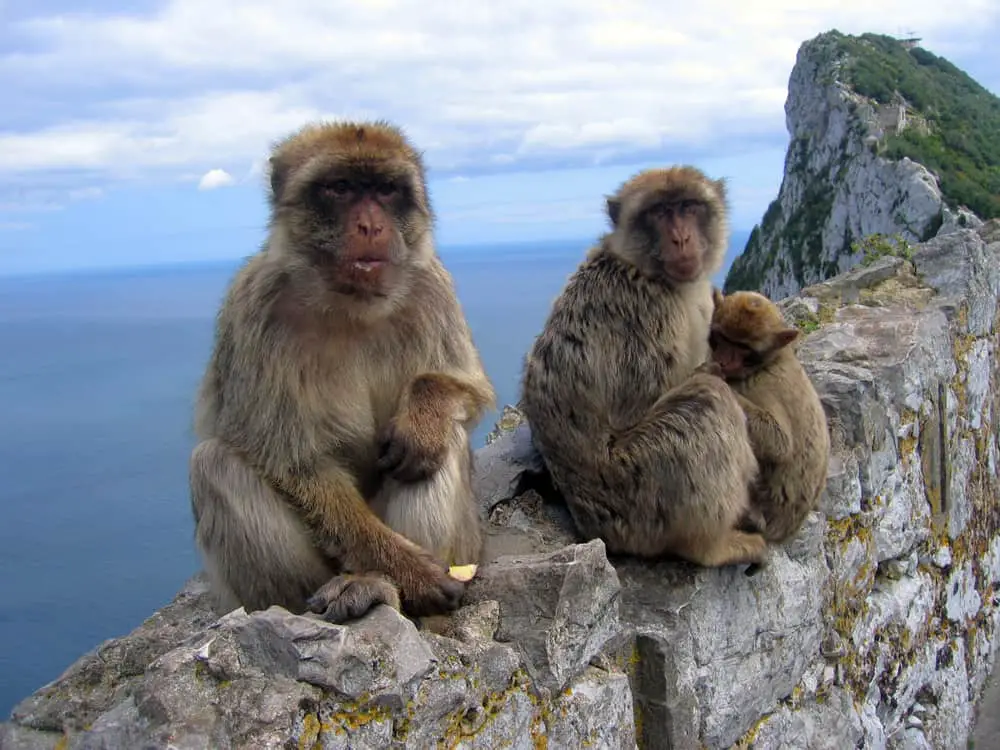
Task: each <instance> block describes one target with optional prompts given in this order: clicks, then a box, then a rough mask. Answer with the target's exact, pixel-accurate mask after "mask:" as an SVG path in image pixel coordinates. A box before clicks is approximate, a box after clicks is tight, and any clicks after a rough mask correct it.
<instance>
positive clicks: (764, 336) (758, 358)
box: [708, 289, 799, 379]
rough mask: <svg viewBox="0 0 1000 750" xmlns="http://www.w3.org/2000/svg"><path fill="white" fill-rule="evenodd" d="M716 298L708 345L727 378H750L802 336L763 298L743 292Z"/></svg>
mask: <svg viewBox="0 0 1000 750" xmlns="http://www.w3.org/2000/svg"><path fill="white" fill-rule="evenodd" d="M713 298H714V302H715V309H714V310H713V312H712V325H711V328H710V329H709V337H708V343H709V346H710V347H711V349H712V359H713V360H715V362H716V363H717V364H718V365H719V367H720V368H721V369H722V373H723V376H724V377H726V378H734V379H741V378H746V377H749V376H750V375H752V374H753V373H755V372H757V371H759V370H761V369H762V368H764V367H766V366H767V365H768V364H769V363H770V362H771V361H773V360H774V358H775V357H776V356H777V355H778V354H779V353H780V352H781V351H782V350H783V349H784V348H785V347H786V346H788V345H789V344H791V343H792V342H793V341H795V340H796V339H797V338H798V336H799V331H798V330H797V329H795V328H788V327H786V326H785V323H784V320H783V318H782V316H781V312H780V311H779V310H778V308H777V306H776V305H775V304H774V303H773V302H771V301H770V300H769V299H768V298H767V297H765V296H764V295H762V294H759V293H757V292H749V291H740V292H734V293H732V294H729V295H725V296H723V294H722V293H721V292H720V291H719V290H717V289H716V290H713Z"/></svg>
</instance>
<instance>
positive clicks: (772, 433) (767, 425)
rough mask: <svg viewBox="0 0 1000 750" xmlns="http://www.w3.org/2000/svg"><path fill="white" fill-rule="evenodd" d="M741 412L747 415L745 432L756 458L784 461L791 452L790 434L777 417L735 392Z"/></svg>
mask: <svg viewBox="0 0 1000 750" xmlns="http://www.w3.org/2000/svg"><path fill="white" fill-rule="evenodd" d="M736 398H737V400H738V401H739V402H740V406H742V407H743V412H744V413H745V414H746V415H747V432H748V433H749V434H750V445H751V446H753V452H754V454H756V456H757V458H759V459H762V460H765V461H774V462H781V461H786V460H787V459H788V458H789V456H791V453H792V436H791V435H790V434H789V432H788V430H787V429H785V428H784V427H783V426H782V425H781V423H780V422H778V420H777V419H775V418H774V417H773V416H772V415H771V414H769V413H768V412H767V411H765V410H764V409H761V408H760V407H759V406H757V404H755V403H753V402H752V401H750V400H748V399H747V398H745V397H744V396H742V395H740V394H736Z"/></svg>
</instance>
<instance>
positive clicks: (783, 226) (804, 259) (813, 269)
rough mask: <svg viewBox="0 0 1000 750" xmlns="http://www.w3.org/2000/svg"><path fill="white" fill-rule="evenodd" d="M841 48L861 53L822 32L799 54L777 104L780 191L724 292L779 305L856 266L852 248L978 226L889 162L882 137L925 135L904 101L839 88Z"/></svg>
mask: <svg viewBox="0 0 1000 750" xmlns="http://www.w3.org/2000/svg"><path fill="white" fill-rule="evenodd" d="M847 39H850V40H852V43H855V44H864V41H858V40H856V39H855V38H849V37H845V36H844V35H842V34H839V33H838V32H829V33H825V34H821V35H819V36H817V37H816V38H814V39H812V40H810V41H808V42H806V43H805V44H803V45H802V47H801V48H800V49H799V53H798V56H797V59H796V63H795V66H794V68H793V69H792V73H791V76H790V78H789V83H788V97H787V99H786V102H785V116H786V124H787V127H788V132H789V135H790V138H791V140H790V143H789V146H788V152H787V155H786V157H785V169H784V175H783V178H782V182H781V189H780V191H779V193H778V197H777V199H776V200H775V201H774V202H773V203H772V204H771V205H770V206H769V207H768V209H767V212H766V213H765V215H764V217H763V220H762V221H761V224H760V225H759V226H757V227H754V229H753V232H752V233H751V235H750V238H749V240H748V241H747V246H746V248H745V249H744V251H743V253H742V255H741V256H740V257H738V258H737V259H736V261H735V262H734V263H733V266H732V268H731V270H730V271H729V275H728V276H727V279H726V284H725V288H726V291H733V290H735V289H754V290H757V291H760V292H762V293H764V294H766V295H767V296H768V297H770V298H772V299H781V298H783V297H786V296H788V295H790V294H794V293H795V292H797V291H798V290H799V289H800V288H801V287H803V286H805V285H808V284H812V283H816V282H818V281H820V280H823V279H826V278H829V277H831V276H835V275H836V274H838V273H841V272H843V271H846V270H848V269H850V268H853V267H855V266H856V265H857V264H858V263H859V262H860V260H861V259H862V257H863V253H862V252H861V251H858V250H852V244H853V243H854V242H856V241H858V240H862V239H863V238H866V237H869V236H871V235H874V234H881V235H887V236H895V235H898V236H899V237H901V238H902V239H903V240H906V241H909V242H919V241H921V240H926V239H928V238H930V237H933V236H935V235H936V234H938V233H947V232H950V231H954V230H955V229H958V228H963V227H967V228H975V227H976V226H978V225H980V224H981V223H982V222H981V221H980V220H979V219H978V218H977V217H976V216H975V214H973V213H972V212H971V211H968V210H967V209H964V208H961V207H959V208H956V209H954V210H953V209H952V208H949V207H948V205H946V202H945V197H944V196H942V191H941V189H940V187H939V184H938V179H937V178H936V176H935V175H934V174H932V173H931V172H930V171H929V170H928V169H927V168H926V167H924V166H923V165H921V164H918V163H917V162H915V161H911V160H910V159H909V158H907V157H903V158H902V159H898V160H893V159H890V158H887V156H886V153H885V151H886V149H885V146H886V141H887V139H888V138H889V137H891V136H895V135H898V134H899V133H901V132H902V131H904V130H906V129H911V130H921V129H923V130H926V129H927V128H928V127H930V126H929V125H928V123H927V121H926V120H925V119H924V118H922V117H920V116H919V115H918V114H916V113H915V112H914V107H913V104H912V103H908V102H907V101H906V100H905V99H903V98H902V97H900V96H898V95H897V96H895V97H894V98H893V99H892V100H891V101H890V102H886V103H879V102H878V101H876V100H874V99H872V98H870V97H867V96H864V95H862V94H860V93H858V92H857V91H856V90H855V88H854V87H852V85H851V84H850V83H849V82H847V81H845V78H847V77H848V76H847V75H846V70H847V68H848V66H849V63H850V61H851V58H852V53H851V52H850V51H849V50H848V48H846V47H845V44H844V42H845V40H847ZM909 64H910V65H911V66H916V65H917V64H916V63H915V62H910V63H909Z"/></svg>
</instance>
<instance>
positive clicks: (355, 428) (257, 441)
mask: <svg viewBox="0 0 1000 750" xmlns="http://www.w3.org/2000/svg"><path fill="white" fill-rule="evenodd" d="M270 164H271V196H270V205H271V220H270V226H269V232H268V236H267V240H266V242H265V244H264V247H263V248H262V249H261V250H260V251H259V252H258V253H257V254H255V255H253V256H251V257H250V258H249V259H248V260H247V262H246V263H245V264H244V265H243V267H242V268H241V269H240V270H239V272H238V273H237V275H236V277H235V279H234V280H233V282H232V284H231V286H230V288H229V291H228V293H227V296H226V298H225V300H224V302H223V304H222V308H221V310H220V312H219V316H218V321H217V329H216V337H215V343H214V348H213V351H212V354H211V358H210V361H209V363H208V367H207V369H206V372H205V375H204V379H203V382H202V385H201V388H200V392H199V395H198V403H197V410H196V431H197V435H198V438H199V440H200V442H199V443H198V445H197V446H196V447H195V449H194V452H193V454H192V456H191V466H190V476H191V501H192V509H193V512H194V518H195V525H196V532H195V536H196V542H197V546H198V548H199V550H200V551H201V554H202V557H203V560H204V563H205V568H206V572H207V573H208V575H209V578H210V580H211V582H212V585H213V588H214V590H215V592H216V593H217V595H218V596H219V598H220V600H221V602H220V606H221V607H222V608H226V609H230V608H233V607H237V606H240V605H242V606H244V607H246V608H247V609H248V610H253V609H263V608H266V607H268V606H270V605H275V604H277V605H281V606H283V607H286V608H287V609H289V610H290V611H293V612H300V613H301V612H304V611H305V610H307V609H308V610H311V611H313V612H317V613H321V614H323V616H324V617H325V618H326V619H328V620H330V621H333V622H341V621H344V620H347V619H352V618H355V617H359V616H360V615H362V614H364V613H365V612H366V611H368V610H369V609H370V608H371V607H372V606H374V605H376V604H379V603H385V604H388V605H390V606H393V607H396V608H401V609H402V610H403V611H405V612H406V613H408V614H410V615H412V616H423V615H433V614H439V613H444V612H446V611H448V610H450V609H453V608H454V607H456V606H457V604H458V602H459V600H460V598H461V595H462V593H463V590H464V584H463V583H461V582H459V581H457V580H455V579H453V578H451V577H449V576H448V574H447V567H446V566H447V565H448V564H468V563H477V562H478V561H479V557H480V554H481V550H482V530H481V524H480V518H479V514H478V509H477V505H476V502H475V498H474V496H473V492H472V489H471V482H470V480H471V469H472V467H471V462H472V452H471V450H470V444H469V430H470V429H472V428H473V427H474V425H475V424H476V423H477V422H478V420H479V419H480V418H481V416H482V414H483V413H484V411H485V410H486V409H488V408H491V407H492V404H493V401H494V394H493V388H492V386H491V384H490V382H489V380H488V379H487V376H486V374H485V373H484V371H483V367H482V364H481V362H480V358H479V354H478V352H477V350H476V348H475V346H474V345H473V342H472V338H471V335H470V332H469V328H468V325H467V323H466V320H465V317H464V314H463V312H462V310H461V308H460V306H459V303H458V300H457V298H456V295H455V291H454V288H453V284H452V280H451V277H450V275H449V274H448V272H447V271H446V270H445V268H444V267H443V265H442V263H441V261H440V260H439V258H438V256H437V254H436V250H435V244H434V237H433V231H432V225H433V214H432V211H431V205H430V201H429V199H428V195H427V187H426V181H425V171H424V166H423V163H422V160H421V157H420V156H419V154H418V153H417V152H416V151H415V150H414V148H413V146H412V145H411V144H410V143H409V141H408V140H407V138H406V137H405V135H404V134H403V133H402V131H400V130H399V129H398V128H396V127H394V126H392V125H390V124H388V123H385V122H340V123H329V124H315V125H309V126H307V127H304V128H303V129H302V130H300V131H299V132H297V133H295V134H293V135H292V136H290V137H288V138H287V139H286V140H284V141H283V142H281V143H279V144H277V145H276V147H275V148H274V150H273V153H272V156H271V159H270Z"/></svg>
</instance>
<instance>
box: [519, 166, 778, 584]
mask: <svg viewBox="0 0 1000 750" xmlns="http://www.w3.org/2000/svg"><path fill="white" fill-rule="evenodd" d="M607 213H608V217H609V219H610V223H611V231H610V232H609V233H608V234H606V235H605V236H604V237H602V238H601V240H600V241H599V243H598V244H597V245H596V246H595V247H594V248H592V249H591V251H590V252H589V254H588V256H587V258H586V259H585V260H584V262H583V263H582V264H581V265H580V267H579V268H578V269H577V270H576V272H575V273H574V274H573V275H572V276H571V277H570V279H569V281H568V282H567V284H566V287H565V288H564V289H563V291H562V293H561V294H560V296H559V297H558V298H557V300H556V301H555V303H554V304H553V306H552V309H551V311H550V314H549V317H548V320H547V321H546V323H545V325H544V327H543V330H542V332H541V333H540V334H539V336H538V337H537V339H536V341H535V343H534V345H533V347H532V348H531V350H530V352H529V354H528V356H527V358H526V360H525V368H524V375H523V381H522V408H523V410H524V412H525V414H526V416H527V418H528V421H529V423H530V425H531V430H532V435H533V439H534V442H535V445H536V447H537V448H538V450H539V452H540V453H541V455H542V457H543V459H544V461H545V464H546V466H547V468H548V470H549V473H550V474H551V476H552V481H553V484H554V485H555V486H556V488H557V489H558V490H559V491H560V493H561V494H562V495H563V497H564V498H565V499H566V502H567V505H568V507H569V510H570V512H571V514H572V516H573V519H574V521H575V523H576V525H577V527H578V529H579V531H580V532H581V533H582V534H583V535H584V536H586V537H588V538H595V537H600V538H602V539H603V540H604V542H605V544H606V545H607V548H608V551H609V552H612V553H624V554H630V555H636V556H642V557H650V558H652V557H659V556H665V555H673V556H677V557H681V558H685V559H687V560H689V561H692V562H694V563H697V564H700V565H704V566H722V565H729V564H738V563H760V562H763V560H764V558H765V554H766V547H767V545H766V542H765V540H764V537H763V536H761V535H760V534H759V533H754V532H752V531H748V530H746V529H744V528H740V527H739V525H740V524H741V523H742V522H743V519H744V518H745V517H746V516H747V514H748V512H749V510H750V507H749V503H750V495H749V492H750V485H751V483H752V482H753V480H754V478H755V476H756V473H757V461H756V459H755V458H754V455H753V451H752V450H751V447H750V441H749V438H748V435H747V427H746V418H745V416H744V414H743V410H742V409H741V408H740V405H739V403H738V402H737V400H736V396H735V394H734V393H733V392H732V391H731V390H730V388H729V387H728V386H727V385H726V384H725V382H724V381H722V380H721V379H719V378H718V377H715V376H713V375H711V374H708V373H705V372H701V371H698V368H700V367H701V366H702V365H703V364H704V363H705V361H706V360H707V358H708V355H709V349H708V332H709V321H710V319H711V315H712V286H711V283H710V278H711V276H712V274H713V273H714V272H715V271H716V270H717V269H718V268H719V266H720V264H721V263H722V259H723V256H724V253H725V250H726V244H727V239H728V227H727V223H726V189H725V184H724V182H723V181H722V180H711V179H709V178H708V177H706V176H705V175H704V174H703V173H702V172H701V171H699V170H698V169H695V168H693V167H684V166H679V167H672V168H667V169H650V170H647V171H644V172H641V173H639V174H637V175H636V176H634V177H632V178H631V179H629V180H627V181H626V182H625V183H624V184H623V185H622V186H621V187H620V189H619V190H618V191H617V192H616V193H615V194H614V195H613V196H611V197H610V198H608V200H607Z"/></svg>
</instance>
